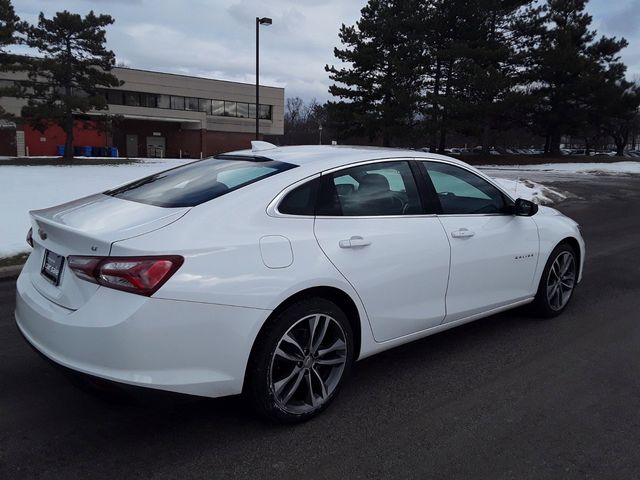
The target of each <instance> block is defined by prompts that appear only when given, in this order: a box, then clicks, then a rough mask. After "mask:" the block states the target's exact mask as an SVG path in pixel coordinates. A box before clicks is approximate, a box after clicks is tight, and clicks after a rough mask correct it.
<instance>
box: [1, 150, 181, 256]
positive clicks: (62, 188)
mask: <svg viewBox="0 0 640 480" xmlns="http://www.w3.org/2000/svg"><path fill="white" fill-rule="evenodd" d="M191 161H193V160H166V159H165V160H149V161H144V162H140V163H131V164H124V165H123V164H120V165H117V164H115V165H72V166H71V165H59V166H58V165H55V166H54V165H42V166H13V165H2V164H0V206H1V208H2V224H0V258H1V257H8V256H11V255H14V254H17V253H20V252H24V251H26V250H27V249H28V248H29V247H28V246H27V243H26V241H25V237H26V235H27V230H29V226H30V223H29V214H28V212H29V210H36V209H39V208H46V207H51V206H53V205H58V204H60V203H64V202H68V201H70V200H74V199H76V198H79V197H84V196H86V195H91V194H93V193H97V192H102V191H104V190H108V189H109V188H113V187H115V186H118V185H121V184H123V183H127V182H130V181H132V180H136V179H137V178H141V177H146V176H147V175H151V174H153V173H156V172H161V171H162V170H166V169H168V168H171V167H175V166H178V165H182V164H184V163H188V162H191Z"/></svg>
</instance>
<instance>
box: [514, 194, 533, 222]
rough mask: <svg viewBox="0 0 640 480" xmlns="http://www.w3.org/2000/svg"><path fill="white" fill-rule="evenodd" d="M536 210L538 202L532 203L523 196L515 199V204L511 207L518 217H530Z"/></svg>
mask: <svg viewBox="0 0 640 480" xmlns="http://www.w3.org/2000/svg"><path fill="white" fill-rule="evenodd" d="M537 212H538V204H537V203H533V202H531V201H529V200H525V199H524V198H519V199H517V200H516V204H515V205H514V207H513V213H515V214H516V215H518V216H519V217H531V216H533V215H535V214H536V213H537Z"/></svg>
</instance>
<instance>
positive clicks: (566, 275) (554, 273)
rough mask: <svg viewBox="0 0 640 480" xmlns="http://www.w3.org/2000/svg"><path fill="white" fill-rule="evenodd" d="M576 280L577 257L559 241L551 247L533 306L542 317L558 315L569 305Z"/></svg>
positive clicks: (566, 245) (573, 251) (567, 246)
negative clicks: (558, 243) (555, 245)
mask: <svg viewBox="0 0 640 480" xmlns="http://www.w3.org/2000/svg"><path fill="white" fill-rule="evenodd" d="M577 281H578V257H577V255H576V252H575V250H574V249H573V247H572V246H571V245H569V244H566V243H561V244H560V245H558V246H557V247H556V248H554V249H553V251H552V252H551V255H549V259H548V260H547V264H546V265H545V267H544V270H543V272H542V278H540V284H539V285H538V291H537V293H536V297H535V300H534V302H533V306H534V308H535V311H536V313H537V314H538V315H539V316H541V317H543V318H552V317H556V316H558V315H560V314H561V313H562V312H563V311H564V310H565V309H566V308H567V306H568V305H569V302H570V301H571V298H572V296H573V292H574V290H575V287H576V284H577Z"/></svg>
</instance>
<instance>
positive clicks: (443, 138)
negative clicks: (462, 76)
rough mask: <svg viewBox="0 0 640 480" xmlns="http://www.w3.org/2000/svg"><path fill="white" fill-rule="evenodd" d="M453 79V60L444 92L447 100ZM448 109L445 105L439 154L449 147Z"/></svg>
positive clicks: (450, 62)
mask: <svg viewBox="0 0 640 480" xmlns="http://www.w3.org/2000/svg"><path fill="white" fill-rule="evenodd" d="M452 77H453V60H452V59H451V60H449V69H448V71H447V84H446V87H445V91H444V98H445V100H449V96H450V95H451V82H452ZM448 113H449V112H448V108H447V104H446V103H445V105H444V109H443V111H442V122H441V124H440V144H439V145H438V153H444V149H445V147H446V145H447V119H448Z"/></svg>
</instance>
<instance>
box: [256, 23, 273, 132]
mask: <svg viewBox="0 0 640 480" xmlns="http://www.w3.org/2000/svg"><path fill="white" fill-rule="evenodd" d="M271 23H272V20H271V19H270V18H268V17H262V18H260V17H256V140H260V25H271Z"/></svg>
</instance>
